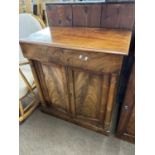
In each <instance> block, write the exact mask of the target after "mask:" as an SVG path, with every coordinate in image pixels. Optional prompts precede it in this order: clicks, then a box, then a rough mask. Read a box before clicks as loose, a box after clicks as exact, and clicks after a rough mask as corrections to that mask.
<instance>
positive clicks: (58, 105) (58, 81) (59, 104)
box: [38, 62, 69, 113]
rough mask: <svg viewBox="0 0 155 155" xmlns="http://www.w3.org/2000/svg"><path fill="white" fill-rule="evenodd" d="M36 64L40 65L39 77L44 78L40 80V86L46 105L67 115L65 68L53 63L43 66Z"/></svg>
mask: <svg viewBox="0 0 155 155" xmlns="http://www.w3.org/2000/svg"><path fill="white" fill-rule="evenodd" d="M38 64H40V66H39V68H40V69H39V70H40V71H42V74H40V75H43V76H44V77H43V78H42V79H41V81H42V82H41V85H42V89H43V92H44V96H45V97H46V101H48V105H49V106H51V107H52V108H53V109H55V110H58V111H60V112H63V113H69V94H68V89H67V76H66V68H65V67H64V66H62V65H58V64H53V63H47V64H43V63H39V62H38ZM40 78H41V77H40ZM43 84H44V85H45V87H44V86H43ZM45 92H46V94H45Z"/></svg>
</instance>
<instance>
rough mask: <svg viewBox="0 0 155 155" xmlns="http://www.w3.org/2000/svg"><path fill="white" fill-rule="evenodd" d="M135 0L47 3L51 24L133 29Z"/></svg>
mask: <svg viewBox="0 0 155 155" xmlns="http://www.w3.org/2000/svg"><path fill="white" fill-rule="evenodd" d="M134 7H135V4H134V2H130V3H121V2H113V3H83V4H78V3H76V4H75V3H68V4H63V3H62V4H47V5H46V11H47V17H48V22H49V25H50V26H73V27H77V26H81V27H94V28H95V27H104V28H107V27H108V28H117V29H130V30H131V29H132V27H133V24H134V20H135V19H134V18H135V15H134V12H135V8H134Z"/></svg>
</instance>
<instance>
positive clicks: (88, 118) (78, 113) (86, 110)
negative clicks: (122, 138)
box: [72, 69, 117, 130]
mask: <svg viewBox="0 0 155 155" xmlns="http://www.w3.org/2000/svg"><path fill="white" fill-rule="evenodd" d="M72 73H73V85H74V113H75V118H76V119H79V120H80V121H83V122H86V123H90V124H92V125H95V126H97V127H100V128H104V129H105V130H108V129H109V125H110V121H111V114H112V109H113V103H114V102H113V101H114V98H115V91H116V81H117V80H116V77H115V76H114V78H113V76H111V75H109V74H104V75H103V74H95V73H93V72H88V71H84V70H75V69H74V70H73V71H72Z"/></svg>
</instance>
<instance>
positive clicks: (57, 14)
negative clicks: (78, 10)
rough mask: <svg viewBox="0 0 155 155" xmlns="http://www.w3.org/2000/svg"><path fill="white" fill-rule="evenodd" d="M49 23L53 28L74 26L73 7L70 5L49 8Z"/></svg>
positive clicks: (50, 6)
mask: <svg viewBox="0 0 155 155" xmlns="http://www.w3.org/2000/svg"><path fill="white" fill-rule="evenodd" d="M46 10H47V15H48V23H52V25H53V26H57V25H59V26H71V25H72V7H71V6H70V5H57V6H54V5H49V6H48V7H47V9H46Z"/></svg>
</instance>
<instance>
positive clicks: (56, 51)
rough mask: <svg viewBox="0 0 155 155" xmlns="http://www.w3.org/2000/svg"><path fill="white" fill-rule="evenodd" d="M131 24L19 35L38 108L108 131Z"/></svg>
mask: <svg viewBox="0 0 155 155" xmlns="http://www.w3.org/2000/svg"><path fill="white" fill-rule="evenodd" d="M131 34H132V31H131V30H120V29H110V28H82V27H78V28H77V27H48V28H46V29H44V30H41V31H39V32H36V33H34V34H32V35H31V36H29V37H28V38H26V39H22V40H20V45H21V48H22V52H23V54H24V56H25V57H26V58H28V59H29V61H30V64H31V68H32V72H33V75H34V78H35V82H36V85H37V88H38V90H39V95H40V99H41V105H42V110H43V111H44V112H46V113H49V114H51V115H53V116H56V117H59V118H62V119H65V120H68V121H70V122H73V123H75V124H78V125H80V126H83V127H86V128H89V129H92V130H94V131H97V132H100V133H103V134H108V133H109V132H110V127H111V118H112V112H113V109H114V104H115V97H116V93H117V85H118V80H119V75H120V71H121V67H122V61H123V57H124V56H126V55H128V52H129V46H130V40H131Z"/></svg>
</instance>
